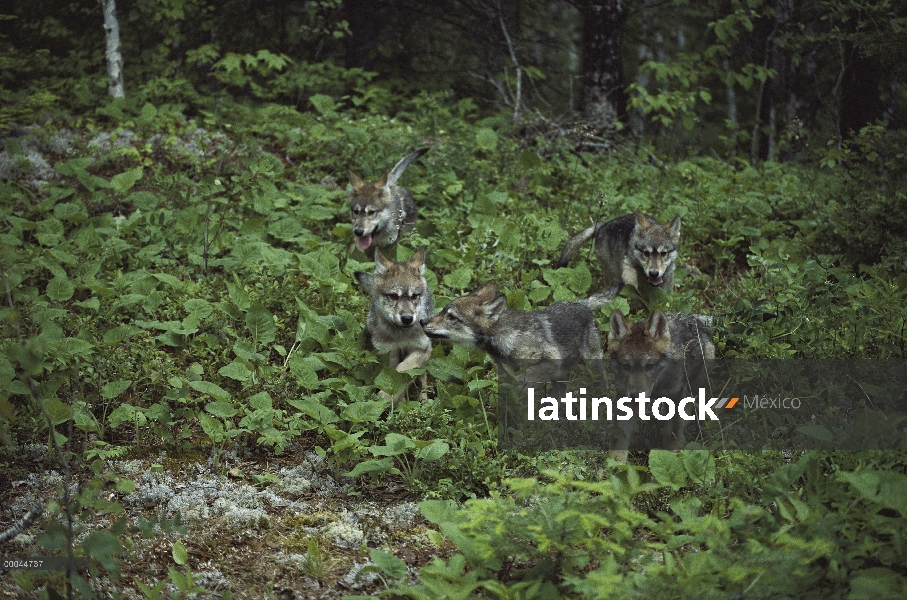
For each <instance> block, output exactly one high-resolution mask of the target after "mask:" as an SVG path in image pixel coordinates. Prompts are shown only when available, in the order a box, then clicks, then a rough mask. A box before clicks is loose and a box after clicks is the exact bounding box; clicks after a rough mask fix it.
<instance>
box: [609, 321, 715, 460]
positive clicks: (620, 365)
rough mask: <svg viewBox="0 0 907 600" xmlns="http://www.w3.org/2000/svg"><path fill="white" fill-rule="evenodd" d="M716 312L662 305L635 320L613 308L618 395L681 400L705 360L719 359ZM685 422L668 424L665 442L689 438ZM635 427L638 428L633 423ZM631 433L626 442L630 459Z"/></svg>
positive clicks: (673, 444) (677, 443)
mask: <svg viewBox="0 0 907 600" xmlns="http://www.w3.org/2000/svg"><path fill="white" fill-rule="evenodd" d="M710 321H711V319H710V317H708V316H706V315H692V314H682V313H663V312H661V311H660V310H656V311H655V312H653V313H652V315H651V316H650V317H649V318H648V319H647V320H645V321H643V322H640V323H631V322H630V321H629V320H628V319H627V318H626V317H625V316H624V315H623V313H621V312H620V311H619V310H615V311H614V312H613V313H611V330H610V331H609V332H608V351H609V353H610V358H611V361H610V363H609V364H610V367H611V370H612V371H613V372H614V381H615V387H616V392H617V396H618V397H619V398H622V397H625V396H626V397H630V398H635V397H637V396H638V395H639V394H640V393H641V392H645V393H646V395H647V396H648V397H649V398H651V399H655V398H661V397H668V398H672V399H673V400H675V401H678V400H680V399H681V398H682V397H683V395H684V392H685V389H686V387H687V383H688V382H689V381H693V380H695V379H696V378H698V377H699V376H700V374H701V373H703V369H704V367H705V361H707V360H708V361H710V360H714V358H715V344H714V343H713V342H712V337H711V335H710V334H709V332H708V329H707V324H708V323H710ZM683 425H684V421H683V420H681V419H679V418H675V419H672V420H670V421H666V422H665V426H664V427H663V428H662V431H661V434H662V444H663V445H664V447H665V448H667V449H669V450H677V449H680V448H682V447H683V443H684V427H683ZM630 431H632V427H631V428H630ZM629 441H630V440H629V435H628V436H627V437H626V439H625V440H624V441H623V444H622V445H621V446H620V450H621V451H622V452H623V455H624V460H626V449H627V447H628V445H629Z"/></svg>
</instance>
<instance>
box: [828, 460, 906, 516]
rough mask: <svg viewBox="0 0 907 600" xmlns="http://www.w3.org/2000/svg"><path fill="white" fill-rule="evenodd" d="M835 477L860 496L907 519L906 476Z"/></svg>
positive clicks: (867, 473)
mask: <svg viewBox="0 0 907 600" xmlns="http://www.w3.org/2000/svg"><path fill="white" fill-rule="evenodd" d="M837 477H838V478H839V479H841V480H843V481H846V482H847V483H849V484H850V485H852V486H853V487H854V488H855V489H856V490H857V492H859V494H860V496H862V497H863V498H864V499H865V500H869V501H870V502H876V503H878V504H881V505H882V506H884V507H886V508H890V509H893V510H896V511H898V512H899V513H900V514H901V516H902V517H907V475H904V474H903V473H896V472H894V471H876V470H866V471H858V472H856V473H850V472H846V471H845V472H839V473H838V474H837Z"/></svg>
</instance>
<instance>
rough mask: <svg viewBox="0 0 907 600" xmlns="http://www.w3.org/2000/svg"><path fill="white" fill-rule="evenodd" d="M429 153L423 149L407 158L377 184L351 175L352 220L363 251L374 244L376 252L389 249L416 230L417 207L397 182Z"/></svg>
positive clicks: (358, 242)
mask: <svg viewBox="0 0 907 600" xmlns="http://www.w3.org/2000/svg"><path fill="white" fill-rule="evenodd" d="M426 152H428V148H422V149H421V150H416V151H415V152H413V153H412V154H409V155H407V156H405V157H404V158H403V159H402V160H401V161H400V162H398V163H397V164H396V165H395V166H394V168H393V169H391V172H390V173H385V174H384V175H382V176H381V179H379V180H378V181H376V182H375V183H366V182H364V181H362V180H361V179H359V177H358V176H357V175H356V174H355V173H353V172H352V171H350V183H351V184H353V191H352V193H351V194H350V217H351V218H352V221H353V235H354V236H355V237H356V242H355V243H356V244H357V245H358V246H359V248H361V249H362V250H363V251H365V250H366V249H367V248H369V247H370V246H372V244H374V245H375V247H377V248H385V247H387V246H390V245H392V244H394V243H395V242H396V241H397V240H398V239H400V234H401V233H403V232H405V231H409V230H411V229H412V228H413V225H414V224H415V222H416V203H415V201H414V200H413V196H412V194H410V193H409V190H407V189H405V188H402V187H400V186H398V185H397V180H398V179H400V176H401V175H403V171H405V170H406V167H408V166H409V165H410V163H412V162H413V161H414V160H416V159H417V158H419V157H420V156H422V155H423V154H425V153H426Z"/></svg>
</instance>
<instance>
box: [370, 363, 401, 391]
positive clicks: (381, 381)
mask: <svg viewBox="0 0 907 600" xmlns="http://www.w3.org/2000/svg"><path fill="white" fill-rule="evenodd" d="M407 383H409V378H408V377H407V376H406V375H404V374H402V373H399V372H397V370H396V369H391V368H389V367H385V368H384V369H382V370H381V372H380V373H378V376H377V377H375V385H376V386H378V389H380V390H383V391H385V392H387V393H389V394H390V393H396V392H398V391H400V390H402V389H403V387H404V386H405V385H406V384H407Z"/></svg>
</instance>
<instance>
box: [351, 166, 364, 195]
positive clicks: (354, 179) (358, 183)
mask: <svg viewBox="0 0 907 600" xmlns="http://www.w3.org/2000/svg"><path fill="white" fill-rule="evenodd" d="M350 183H351V184H353V190H355V191H357V192H360V191H362V188H364V187H365V182H364V181H362V180H361V179H359V176H358V175H356V174H355V173H353V172H352V171H350Z"/></svg>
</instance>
